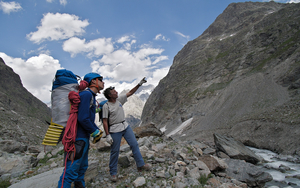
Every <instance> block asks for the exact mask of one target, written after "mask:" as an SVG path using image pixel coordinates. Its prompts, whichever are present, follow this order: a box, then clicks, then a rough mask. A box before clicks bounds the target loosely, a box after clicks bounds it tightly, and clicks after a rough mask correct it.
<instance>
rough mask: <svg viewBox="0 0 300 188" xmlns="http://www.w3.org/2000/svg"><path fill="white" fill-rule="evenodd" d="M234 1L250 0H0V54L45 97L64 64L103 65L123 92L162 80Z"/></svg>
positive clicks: (77, 69)
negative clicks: (143, 81)
mask: <svg viewBox="0 0 300 188" xmlns="http://www.w3.org/2000/svg"><path fill="white" fill-rule="evenodd" d="M262 1H265V0H261V1H260V2H262ZM299 1H300V0H281V1H276V2H280V3H291V2H294V3H298V2H299ZM235 2H245V1H239V0H236V1H234V0H211V1H202V0H72V1H71V0H26V1H24V0H18V1H1V0H0V23H1V26H2V27H1V32H0V41H1V43H0V57H2V58H3V59H4V61H5V63H6V64H7V65H8V66H10V67H11V68H13V70H14V71H15V72H16V73H17V74H18V75H20V77H21V80H22V83H23V85H24V87H25V88H26V89H27V90H28V91H30V92H31V93H32V94H33V95H35V96H36V97H37V98H39V99H40V100H42V101H43V102H45V103H48V102H50V90H51V85H52V80H53V78H54V75H55V72H56V70H57V69H61V68H65V69H68V70H71V71H73V72H74V73H75V74H77V75H79V76H84V75H85V74H86V73H88V72H98V73H100V74H101V75H102V76H103V77H104V82H105V87H109V86H115V87H116V88H117V90H118V91H122V90H123V89H131V88H132V87H134V86H135V85H136V84H137V83H138V82H139V80H140V79H142V78H143V77H147V80H148V82H147V84H152V85H154V86H156V85H157V84H158V82H159V80H160V79H162V78H163V77H164V76H165V75H166V74H167V73H168V70H169V68H170V66H171V65H172V62H173V58H174V56H175V55H176V54H177V53H178V52H179V51H180V50H181V49H182V48H183V46H184V45H185V44H186V43H187V42H188V41H190V40H193V39H195V38H197V37H198V36H200V35H201V34H202V33H203V32H204V30H205V29H206V28H207V27H208V26H209V25H210V24H212V23H213V21H214V20H215V19H216V17H217V16H218V15H220V14H221V13H222V12H223V11H224V10H225V8H226V7H227V6H228V5H229V4H230V3H235Z"/></svg>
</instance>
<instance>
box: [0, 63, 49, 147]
mask: <svg viewBox="0 0 300 188" xmlns="http://www.w3.org/2000/svg"><path fill="white" fill-rule="evenodd" d="M50 119H51V110H50V108H48V107H47V105H46V104H45V103H43V102H42V101H40V100H39V99H37V98H36V97H34V96H33V95H32V94H31V93H29V92H28V91H27V90H26V89H25V88H24V87H23V85H22V83H21V80H20V77H19V75H17V74H16V73H14V71H13V70H12V68H10V67H8V66H7V65H6V64H5V63H4V61H3V59H2V58H1V57H0V128H1V132H0V138H1V140H15V141H19V142H21V143H24V144H26V145H35V144H41V142H42V139H43V137H44V135H45V133H46V131H47V129H48V124H47V123H46V121H48V122H50Z"/></svg>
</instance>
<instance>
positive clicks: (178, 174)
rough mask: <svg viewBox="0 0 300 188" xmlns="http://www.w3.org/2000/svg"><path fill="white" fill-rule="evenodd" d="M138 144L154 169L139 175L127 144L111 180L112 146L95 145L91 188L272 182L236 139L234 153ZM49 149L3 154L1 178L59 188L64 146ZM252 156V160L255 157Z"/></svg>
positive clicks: (155, 140)
mask: <svg viewBox="0 0 300 188" xmlns="http://www.w3.org/2000/svg"><path fill="white" fill-rule="evenodd" d="M218 138H219V140H220V138H223V139H224V138H226V137H222V136H220V135H218ZM225 140H226V139H225ZM229 140H230V139H229ZM138 142H139V145H140V150H141V153H142V155H143V157H144V159H145V161H146V162H147V163H150V164H151V165H152V170H151V171H147V172H138V171H137V169H136V165H135V162H134V159H133V157H132V153H131V151H130V148H129V146H128V145H127V144H124V145H122V146H121V152H120V158H119V164H118V181H117V182H116V183H113V182H111V181H110V175H109V168H108V163H109V155H110V154H109V146H108V144H107V143H106V142H104V139H103V140H101V141H100V142H99V143H97V144H96V145H91V149H90V152H89V169H88V171H87V173H86V177H85V179H86V187H92V188H96V187H178V188H179V187H182V188H183V187H203V186H205V187H243V188H245V187H263V186H264V185H265V183H266V182H268V181H271V180H272V179H273V178H272V176H271V175H270V174H269V173H266V172H264V170H263V169H262V167H258V166H257V165H254V164H251V163H250V162H246V160H248V159H250V158H249V157H247V158H248V159H243V160H241V159H238V158H239V156H240V157H241V156H245V151H246V152H249V151H251V150H249V149H244V147H245V146H240V148H237V145H236V144H235V143H234V142H235V141H234V140H231V141H230V142H227V143H226V144H229V145H228V148H231V149H230V150H225V151H222V149H221V148H220V147H218V148H217V147H216V146H221V145H222V144H223V143H218V144H215V143H200V142H197V141H188V142H185V141H178V140H173V139H172V138H167V137H165V136H162V137H158V136H149V137H143V138H140V139H139V140H138ZM48 147H49V146H48ZM48 147H47V148H46V150H45V151H46V152H44V151H40V152H39V153H37V151H36V150H33V149H31V152H33V151H34V152H35V153H30V152H29V151H27V152H26V153H21V152H20V153H19V154H16V153H15V154H9V153H7V152H2V155H1V157H0V164H1V178H2V180H4V181H6V182H8V181H9V182H10V183H11V186H10V188H17V187H18V188H20V187H21V188H22V187H24V188H25V187H31V188H35V187H36V188H37V187H45V188H48V187H49V188H50V187H57V181H58V179H59V176H60V175H61V173H62V172H63V152H62V150H63V147H62V146H57V147H56V148H53V147H51V148H50V147H49V148H48ZM245 148H246V147H245ZM36 149H38V148H36ZM50 150H51V151H50ZM233 150H235V151H236V152H239V153H240V155H235V156H234V157H233V156H232V154H231V153H230V152H231V151H233ZM225 152H228V153H227V154H226V153H225ZM230 156H231V157H230ZM251 156H252V157H253V155H252V154H251ZM254 156H255V154H254ZM258 158H259V157H258ZM249 161H251V160H249ZM252 161H253V160H252Z"/></svg>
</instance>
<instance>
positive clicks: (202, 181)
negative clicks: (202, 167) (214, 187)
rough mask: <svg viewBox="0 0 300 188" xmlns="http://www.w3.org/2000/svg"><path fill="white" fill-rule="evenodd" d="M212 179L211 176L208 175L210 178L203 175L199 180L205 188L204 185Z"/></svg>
mask: <svg viewBox="0 0 300 188" xmlns="http://www.w3.org/2000/svg"><path fill="white" fill-rule="evenodd" d="M211 177H212V175H211V174H208V176H206V175H205V174H202V175H201V176H200V178H199V179H198V181H199V183H200V184H201V185H202V186H204V185H206V184H207V181H208V179H209V178H211Z"/></svg>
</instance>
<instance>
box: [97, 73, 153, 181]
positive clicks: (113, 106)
mask: <svg viewBox="0 0 300 188" xmlns="http://www.w3.org/2000/svg"><path fill="white" fill-rule="evenodd" d="M145 82H147V81H146V80H145V78H143V79H142V80H141V81H140V82H139V84H138V85H136V86H135V87H134V88H132V89H131V90H130V91H129V92H128V93H126V94H124V95H120V96H118V92H117V91H116V90H115V88H114V87H109V88H107V89H106V90H105V91H104V96H105V97H106V98H107V99H108V101H107V102H106V103H105V104H104V105H103V114H102V115H103V127H104V131H105V133H106V135H107V136H106V141H107V142H108V143H110V144H111V151H110V161H109V171H110V175H111V180H112V181H114V182H115V181H117V171H118V169H117V167H118V158H119V151H120V144H121V139H122V137H124V138H125V140H126V141H127V143H128V144H129V145H130V148H131V150H132V154H133V157H134V159H135V162H136V166H137V167H138V171H142V170H150V169H151V165H150V164H145V162H144V160H143V157H142V155H141V152H140V149H139V145H138V143H137V141H136V138H135V135H134V133H133V131H132V129H131V127H130V126H129V125H128V124H127V122H126V121H125V113H124V109H123V104H124V103H125V102H126V101H127V98H128V97H130V96H131V95H133V94H134V93H135V92H136V90H137V89H138V88H139V87H140V86H141V85H142V84H143V83H145Z"/></svg>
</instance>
